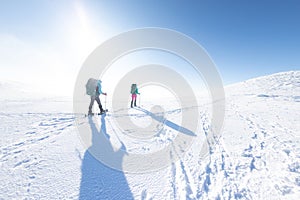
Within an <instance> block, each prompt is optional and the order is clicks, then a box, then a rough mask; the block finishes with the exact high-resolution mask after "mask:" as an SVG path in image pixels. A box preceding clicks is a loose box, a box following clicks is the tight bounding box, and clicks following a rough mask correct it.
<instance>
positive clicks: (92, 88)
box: [85, 78, 107, 115]
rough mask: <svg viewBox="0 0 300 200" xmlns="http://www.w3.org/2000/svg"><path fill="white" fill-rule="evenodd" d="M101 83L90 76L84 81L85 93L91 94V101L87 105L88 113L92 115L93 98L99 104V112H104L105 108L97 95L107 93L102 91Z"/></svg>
mask: <svg viewBox="0 0 300 200" xmlns="http://www.w3.org/2000/svg"><path fill="white" fill-rule="evenodd" d="M101 83H102V81H101V80H97V79H94V78H90V79H89V80H88V82H87V83H86V86H85V87H86V94H87V95H90V96H91V102H90V106H89V112H88V115H93V112H92V108H93V105H94V102H95V100H96V102H97V103H98V105H99V109H100V114H102V113H104V112H105V110H104V109H103V107H102V104H101V101H100V98H99V96H100V94H103V95H107V94H106V93H105V92H102V86H101Z"/></svg>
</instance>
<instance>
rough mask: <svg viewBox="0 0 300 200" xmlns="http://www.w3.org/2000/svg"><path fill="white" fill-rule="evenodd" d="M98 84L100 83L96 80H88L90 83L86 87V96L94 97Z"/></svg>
mask: <svg viewBox="0 0 300 200" xmlns="http://www.w3.org/2000/svg"><path fill="white" fill-rule="evenodd" d="M97 82H98V80H97V79H94V78H90V79H89V80H88V82H87V83H86V85H85V89H86V94H87V95H90V96H93V95H95V94H96V90H97Z"/></svg>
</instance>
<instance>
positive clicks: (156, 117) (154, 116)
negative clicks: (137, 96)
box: [136, 108, 197, 136]
mask: <svg viewBox="0 0 300 200" xmlns="http://www.w3.org/2000/svg"><path fill="white" fill-rule="evenodd" d="M136 109H138V110H140V111H142V112H144V113H145V114H146V115H148V116H150V117H151V118H152V119H154V120H156V121H158V122H161V123H163V124H164V125H166V126H168V127H170V128H172V129H174V130H176V131H179V132H181V133H183V134H185V135H189V136H197V135H196V134H195V133H194V132H193V131H191V130H189V129H187V128H185V127H183V126H179V125H178V124H175V123H173V122H171V121H169V120H167V119H166V118H165V117H163V116H160V115H157V114H154V113H152V112H150V111H148V110H145V109H143V108H136Z"/></svg>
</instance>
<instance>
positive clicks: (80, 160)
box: [0, 71, 300, 200]
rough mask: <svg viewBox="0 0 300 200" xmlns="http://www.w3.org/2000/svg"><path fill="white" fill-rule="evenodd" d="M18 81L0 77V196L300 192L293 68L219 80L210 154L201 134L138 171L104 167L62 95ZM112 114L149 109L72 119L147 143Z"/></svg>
mask: <svg viewBox="0 0 300 200" xmlns="http://www.w3.org/2000/svg"><path fill="white" fill-rule="evenodd" d="M19 88H20V87H19V85H17V86H16V85H15V84H12V83H7V82H1V84H0V121H1V124H0V133H1V139H0V166H1V171H0V177H1V181H0V199H272V200H273V199H300V135H299V130H300V71H295V72H284V73H278V74H273V75H270V76H265V77H259V78H256V79H251V80H248V81H245V82H242V83H237V84H234V85H231V86H227V87H226V88H225V92H226V114H225V120H224V125H223V130H222V136H221V138H220V140H219V142H218V143H217V144H216V145H215V146H214V148H211V151H210V152H209V155H208V156H207V157H205V158H203V157H202V156H201V152H200V151H201V145H200V144H201V142H203V141H199V142H198V141H195V142H194V143H193V145H192V146H191V148H190V150H189V151H188V152H187V153H186V154H185V156H184V158H182V159H181V160H179V161H178V162H173V163H172V164H171V165H170V166H169V167H166V168H163V169H161V170H156V171H154V172H151V173H140V174H133V173H126V172H121V171H117V170H114V169H111V168H109V167H107V166H106V165H104V164H102V163H101V162H99V161H98V160H97V159H95V158H94V157H93V156H92V155H91V154H90V153H89V151H87V149H86V148H85V147H84V146H83V145H82V143H81V140H80V137H79V135H78V130H77V126H76V125H75V118H76V117H78V116H76V115H74V114H72V109H71V107H72V101H71V100H68V99H65V98H60V99H58V98H43V97H42V96H39V95H37V96H35V95H33V94H30V95H29V93H28V92H21V91H24V90H21V91H20V89H19ZM25 97H26V98H25ZM28 97H32V98H28ZM162 104H167V105H169V107H167V108H166V113H167V116H165V117H166V118H167V119H168V120H169V122H168V123H169V124H170V123H172V126H173V127H174V126H175V125H176V123H179V122H180V121H179V122H178V121H176V120H177V119H178V116H180V113H181V112H182V109H180V108H179V107H178V106H177V105H176V103H174V104H172V103H170V102H169V101H168V102H162ZM142 106H143V107H142V108H144V109H145V110H146V111H147V108H150V104H147V102H144V103H143V102H142ZM192 106H193V105H191V107H192ZM198 109H199V112H200V118H201V119H200V121H199V122H200V124H199V128H200V129H199V133H195V134H197V135H203V136H205V133H206V132H207V130H208V129H209V127H210V123H209V122H210V117H209V116H210V106H209V105H207V104H205V103H203V104H202V105H200V106H199V107H198ZM153 112H154V114H155V111H153ZM117 117H119V118H120V117H130V118H131V119H133V120H134V121H135V123H138V124H143V123H146V124H147V123H149V121H150V122H151V118H152V117H153V116H152V115H151V113H149V112H145V111H142V110H138V109H136V110H132V109H128V115H118V112H116V113H108V114H107V115H106V116H104V115H103V116H94V117H92V118H87V117H84V116H81V120H80V124H79V126H87V127H88V128H90V129H91V131H92V132H95V133H98V132H99V131H100V129H101V130H102V131H104V132H105V134H106V137H107V138H108V139H109V140H110V141H111V142H116V141H119V143H121V144H123V145H125V146H122V147H121V148H123V149H124V148H125V149H126V150H128V151H130V150H132V151H137V149H138V148H140V149H142V150H144V152H147V151H151V145H150V146H146V145H147V144H145V145H144V146H143V145H141V144H137V143H130V141H126V138H127V136H128V135H129V137H130V134H134V130H131V131H128V132H124V133H120V132H118V131H117V128H116V127H115V126H114V120H116V118H117ZM173 133H174V131H173V132H170V131H165V132H163V134H159V135H158V136H157V137H155V141H156V144H159V145H161V144H166V143H170V142H172V139H173V137H174V134H175V133H174V134H173ZM93 145H95V144H93ZM135 145H136V147H138V148H137V149H135V148H134V147H135ZM159 145H158V146H156V148H159V147H160V146H159ZM210 145H211V144H208V146H210ZM143 147H145V148H143ZM120 159H122V158H120Z"/></svg>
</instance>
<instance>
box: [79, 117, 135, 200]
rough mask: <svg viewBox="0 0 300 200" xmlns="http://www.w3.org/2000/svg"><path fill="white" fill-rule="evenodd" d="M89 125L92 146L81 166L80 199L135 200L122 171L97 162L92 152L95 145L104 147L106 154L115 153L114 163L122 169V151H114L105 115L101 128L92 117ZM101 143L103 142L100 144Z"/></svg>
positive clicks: (102, 118)
mask: <svg viewBox="0 0 300 200" xmlns="http://www.w3.org/2000/svg"><path fill="white" fill-rule="evenodd" d="M89 125H90V128H91V131H92V145H91V147H89V149H88V150H87V151H86V152H85V154H84V157H83V160H82V165H81V172H82V177H81V183H80V194H79V199H80V200H85V199H133V195H132V193H131V190H130V188H129V186H128V182H127V180H126V177H125V174H124V172H122V171H118V170H115V169H112V168H110V167H108V166H106V165H104V164H103V163H102V162H100V161H99V160H97V159H96V158H95V157H94V156H93V155H92V154H91V153H90V150H92V149H93V147H95V146H94V145H101V147H102V145H103V151H105V152H102V153H104V154H106V153H114V154H115V155H116V157H115V160H114V163H116V165H117V166H118V169H122V163H123V157H124V155H125V153H124V152H123V151H122V150H117V151H116V150H114V149H113V146H112V144H111V142H110V140H109V134H108V133H107V132H106V123H105V115H102V116H101V128H100V130H98V129H97V127H96V125H95V123H94V121H93V119H92V117H89ZM99 141H101V142H100V143H99Z"/></svg>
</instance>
